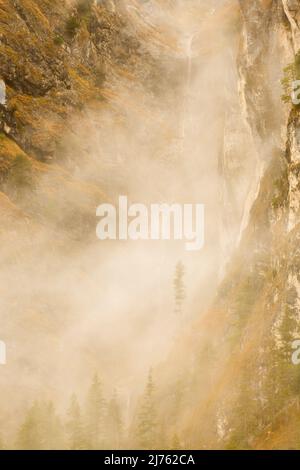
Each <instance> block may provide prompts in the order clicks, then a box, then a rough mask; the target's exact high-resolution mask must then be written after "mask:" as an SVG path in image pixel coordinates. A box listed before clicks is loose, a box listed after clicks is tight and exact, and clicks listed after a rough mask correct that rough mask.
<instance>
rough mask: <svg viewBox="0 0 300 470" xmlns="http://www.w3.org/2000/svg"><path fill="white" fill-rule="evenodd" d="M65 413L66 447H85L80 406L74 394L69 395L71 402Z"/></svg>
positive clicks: (72, 448) (78, 448) (75, 448)
mask: <svg viewBox="0 0 300 470" xmlns="http://www.w3.org/2000/svg"><path fill="white" fill-rule="evenodd" d="M67 415H68V418H67V425H66V428H67V432H68V438H69V442H68V444H69V445H68V447H69V449H70V450H82V449H84V448H85V447H86V440H85V436H84V429H83V422H82V417H81V411H80V406H79V404H78V400H77V398H76V395H72V397H71V404H70V407H69V410H68V413H67Z"/></svg>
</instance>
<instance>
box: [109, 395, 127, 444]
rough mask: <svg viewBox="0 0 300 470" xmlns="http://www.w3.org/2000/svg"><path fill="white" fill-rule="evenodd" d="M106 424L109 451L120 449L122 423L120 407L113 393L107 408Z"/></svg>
mask: <svg viewBox="0 0 300 470" xmlns="http://www.w3.org/2000/svg"><path fill="white" fill-rule="evenodd" d="M106 424H107V425H106V429H107V442H108V447H109V448H111V449H120V448H121V445H122V438H123V423H122V416H121V407H120V404H119V402H118V399H117V395H116V393H114V396H113V398H112V399H111V400H110V402H109V404H108V407H107V416H106Z"/></svg>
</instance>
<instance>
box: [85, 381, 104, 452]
mask: <svg viewBox="0 0 300 470" xmlns="http://www.w3.org/2000/svg"><path fill="white" fill-rule="evenodd" d="M104 416H105V401H104V398H103V391H102V384H101V382H100V380H99V378H98V375H97V374H95V376H94V379H93V382H92V385H91V387H90V389H89V392H88V397H87V403H86V436H87V444H88V447H89V449H95V450H96V449H101V448H103V447H104V441H105V436H104V433H105V429H104Z"/></svg>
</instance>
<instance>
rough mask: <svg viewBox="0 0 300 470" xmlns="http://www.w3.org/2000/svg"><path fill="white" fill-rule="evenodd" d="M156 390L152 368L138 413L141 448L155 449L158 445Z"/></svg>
mask: <svg viewBox="0 0 300 470" xmlns="http://www.w3.org/2000/svg"><path fill="white" fill-rule="evenodd" d="M154 392H155V386H154V383H153V377H152V370H150V372H149V375H148V382H147V385H146V390H145V392H144V395H143V398H142V403H141V407H140V412H139V415H138V425H137V437H138V443H139V447H140V448H141V449H154V448H155V445H156V438H157V422H156V409H155V397H154Z"/></svg>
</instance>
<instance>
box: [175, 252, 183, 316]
mask: <svg viewBox="0 0 300 470" xmlns="http://www.w3.org/2000/svg"><path fill="white" fill-rule="evenodd" d="M184 275H185V269H184V265H183V263H182V262H181V261H179V263H177V265H176V269H175V276H174V281H173V285H174V291H175V313H176V314H181V313H182V304H183V301H184V299H185V285H184Z"/></svg>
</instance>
